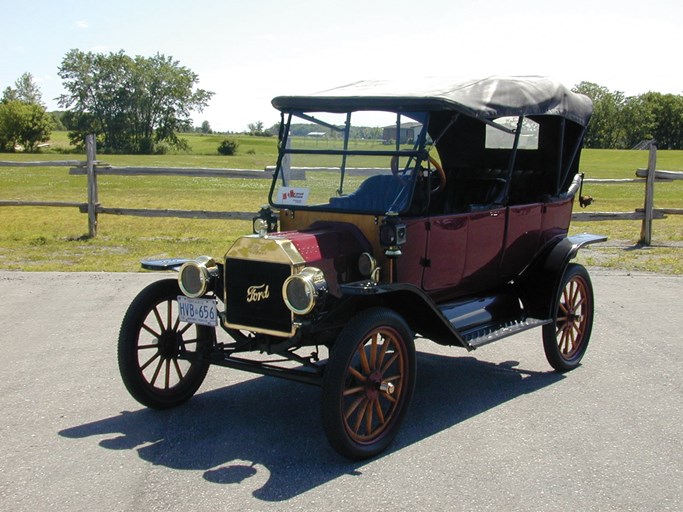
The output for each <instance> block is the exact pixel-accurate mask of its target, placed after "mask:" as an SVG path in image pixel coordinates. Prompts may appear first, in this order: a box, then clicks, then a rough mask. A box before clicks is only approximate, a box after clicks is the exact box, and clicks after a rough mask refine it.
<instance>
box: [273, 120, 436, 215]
mask: <svg viewBox="0 0 683 512" xmlns="http://www.w3.org/2000/svg"><path fill="white" fill-rule="evenodd" d="M426 126H427V114H426V113H395V112H377V111H362V112H345V113H329V112H320V113H314V112H305V113H304V112H292V113H287V114H283V116H282V126H281V129H280V133H281V135H280V154H279V158H278V166H277V171H276V175H275V179H274V181H273V186H272V188H271V193H270V202H271V204H272V205H273V206H275V207H277V208H287V209H314V210H325V211H353V212H366V213H375V214H384V213H386V212H389V211H393V212H397V213H401V212H403V211H405V210H406V209H407V208H408V207H409V205H410V203H411V200H412V196H413V188H414V186H413V184H414V181H415V179H416V176H418V174H419V169H420V166H421V164H422V162H424V161H425V160H426V156H427V155H426V152H425V143H426V142H427V141H426Z"/></svg>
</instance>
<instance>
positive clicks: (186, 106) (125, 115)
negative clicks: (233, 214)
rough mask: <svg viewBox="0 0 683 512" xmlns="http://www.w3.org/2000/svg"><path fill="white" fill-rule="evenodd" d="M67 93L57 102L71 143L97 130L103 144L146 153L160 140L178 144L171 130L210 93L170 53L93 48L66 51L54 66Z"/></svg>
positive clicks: (202, 104) (205, 101) (184, 123)
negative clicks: (198, 86)
mask: <svg viewBox="0 0 683 512" xmlns="http://www.w3.org/2000/svg"><path fill="white" fill-rule="evenodd" d="M59 76H60V78H61V79H62V81H63V85H64V88H65V89H66V91H67V94H64V95H62V96H60V98H59V103H60V105H61V106H63V107H66V108H70V109H71V112H72V114H71V115H70V116H65V119H64V120H65V122H68V123H69V124H68V126H69V129H70V130H71V133H70V138H71V140H72V142H74V143H79V142H80V143H82V141H83V140H84V138H85V135H87V134H88V133H95V134H97V135H98V141H99V143H100V146H101V147H103V149H105V150H111V151H116V152H131V153H152V152H154V150H155V146H157V145H159V144H160V143H162V142H163V143H166V144H169V145H171V146H174V147H183V142H184V141H182V140H180V139H179V138H178V137H177V135H176V133H177V132H178V131H179V130H180V129H181V128H182V127H183V126H187V123H188V122H190V113H191V112H192V111H194V110H196V111H199V112H201V111H202V110H203V108H204V107H205V106H206V105H207V104H208V102H209V100H210V99H211V97H212V96H213V93H212V92H209V91H205V90H203V89H196V88H195V86H196V84H197V82H198V81H199V78H198V76H197V75H196V74H195V73H193V72H192V71H191V70H190V69H188V68H186V67H183V66H181V65H180V64H179V62H178V61H175V60H173V59H172V58H171V57H167V56H165V55H161V54H156V55H155V56H153V57H142V56H136V57H135V58H131V57H129V56H127V55H126V54H125V53H124V52H123V51H119V52H118V53H109V54H101V53H100V54H95V53H92V52H87V53H86V52H82V51H80V50H71V51H69V52H68V53H67V54H66V56H65V57H64V59H63V61H62V65H61V66H60V68H59Z"/></svg>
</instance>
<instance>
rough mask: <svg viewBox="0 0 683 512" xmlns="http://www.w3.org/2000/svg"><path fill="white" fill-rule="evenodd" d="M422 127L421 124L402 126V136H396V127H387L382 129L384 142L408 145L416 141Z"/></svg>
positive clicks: (405, 124)
mask: <svg viewBox="0 0 683 512" xmlns="http://www.w3.org/2000/svg"><path fill="white" fill-rule="evenodd" d="M421 129H422V125H421V124H420V123H404V124H402V125H401V136H400V137H397V136H396V125H391V126H385V127H384V128H383V129H382V140H384V141H392V140H393V141H395V140H398V141H399V144H407V143H408V142H412V141H414V140H415V137H417V135H418V134H419V133H420V130H421Z"/></svg>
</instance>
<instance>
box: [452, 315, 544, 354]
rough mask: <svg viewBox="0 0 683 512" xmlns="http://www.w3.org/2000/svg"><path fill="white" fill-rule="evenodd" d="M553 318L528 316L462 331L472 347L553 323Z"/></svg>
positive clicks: (462, 334)
mask: <svg viewBox="0 0 683 512" xmlns="http://www.w3.org/2000/svg"><path fill="white" fill-rule="evenodd" d="M551 322H552V320H539V319H538V318H526V319H524V320H512V321H509V322H503V323H499V324H489V325H485V326H480V327H475V328H473V329H470V330H468V331H465V332H461V333H460V334H461V336H462V337H463V339H464V340H465V341H466V342H467V343H469V345H470V346H471V347H472V348H478V347H481V346H482V345H486V344H487V343H492V342H494V341H497V340H500V339H502V338H507V337H508V336H512V335H513V334H517V333H519V332H523V331H528V330H529V329H533V328H535V327H540V326H542V325H545V324H549V323H551Z"/></svg>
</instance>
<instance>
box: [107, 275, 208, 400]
mask: <svg viewBox="0 0 683 512" xmlns="http://www.w3.org/2000/svg"><path fill="white" fill-rule="evenodd" d="M179 294H180V288H179V287H178V282H177V281H176V280H175V279H165V280H163V281H157V282H155V283H152V284H150V285H149V286H147V287H146V288H144V289H143V290H142V291H141V292H140V293H139V294H138V296H137V297H136V298H135V299H134V300H133V302H132V303H131V305H130V306H129V308H128V311H127V312H126V315H125V317H124V318H123V323H122V324H121V331H120V333H119V345H118V359H119V371H120V373H121V378H122V380H123V383H124V384H125V386H126V388H127V389H128V392H129V393H130V394H131V395H132V396H133V398H135V399H136V400H137V401H138V402H140V403H141V404H143V405H146V406H147V407H152V408H154V409H166V408H169V407H174V406H176V405H179V404H181V403H183V402H185V401H186V400H188V399H189V398H190V397H192V395H194V393H195V392H196V391H197V389H199V386H200V385H201V384H202V382H203V381H204V378H205V377H206V373H207V371H208V369H209V363H208V362H207V361H204V360H201V359H198V358H197V356H200V357H201V352H202V351H204V350H206V349H208V348H210V347H211V346H212V344H213V342H214V339H215V331H214V329H213V328H211V327H206V326H202V325H195V324H188V323H182V322H180V319H179V318H178V299H177V298H178V295H179Z"/></svg>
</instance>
